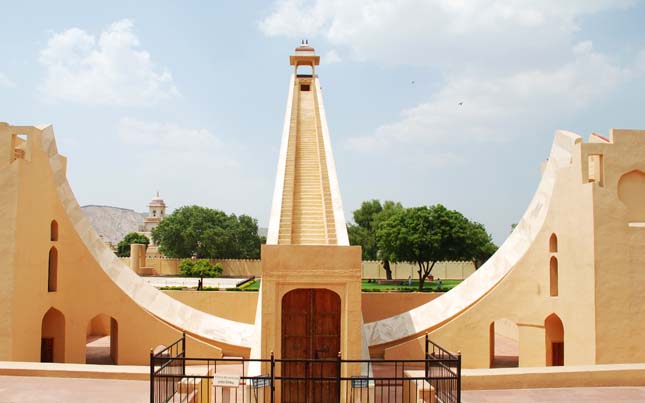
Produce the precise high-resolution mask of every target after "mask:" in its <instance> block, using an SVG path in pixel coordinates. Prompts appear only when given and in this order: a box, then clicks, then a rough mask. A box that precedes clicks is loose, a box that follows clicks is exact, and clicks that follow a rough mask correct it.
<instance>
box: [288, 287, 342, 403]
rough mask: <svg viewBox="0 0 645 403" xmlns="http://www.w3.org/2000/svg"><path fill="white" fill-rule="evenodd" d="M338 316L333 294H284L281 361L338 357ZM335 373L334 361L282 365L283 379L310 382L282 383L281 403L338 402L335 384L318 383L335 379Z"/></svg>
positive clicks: (322, 291)
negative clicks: (298, 379)
mask: <svg viewBox="0 0 645 403" xmlns="http://www.w3.org/2000/svg"><path fill="white" fill-rule="evenodd" d="M340 316H341V302H340V297H339V296H338V294H336V293H335V292H333V291H330V290H327V289H321V288H302V289H296V290H292V291H290V292H288V293H287V294H285V295H284V297H283V298H282V358H286V359H335V358H337V356H338V353H339V352H340ZM337 370H338V365H337V363H336V362H324V363H310V362H294V363H288V364H286V363H285V364H283V367H282V376H283V377H298V378H309V381H308V382H305V381H283V384H282V402H283V403H297V402H304V401H308V402H325V403H332V402H336V401H338V391H339V389H338V388H339V385H338V384H337V383H336V382H335V381H330V380H320V379H321V378H334V377H335V376H336V371H337ZM312 378H313V379H312ZM316 378H317V379H318V380H315V379H316Z"/></svg>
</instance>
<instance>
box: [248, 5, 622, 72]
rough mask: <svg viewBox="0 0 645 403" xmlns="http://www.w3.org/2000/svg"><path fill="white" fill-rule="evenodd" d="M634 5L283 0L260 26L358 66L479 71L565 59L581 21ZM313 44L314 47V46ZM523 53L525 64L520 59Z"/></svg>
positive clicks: (268, 31) (275, 34)
mask: <svg viewBox="0 0 645 403" xmlns="http://www.w3.org/2000/svg"><path fill="white" fill-rule="evenodd" d="M632 3H633V1H631V0H618V1H612V0H574V1H561V0H551V1H530V0H524V1H521V0H496V1H483V0H481V1H477V0H469V1H459V0H436V1H428V0H354V1H346V0H324V1H323V0H313V1H305V0H282V1H278V2H276V3H275V6H274V10H273V12H272V13H271V14H270V15H269V16H267V17H266V18H264V19H263V20H262V21H260V23H259V27H260V29H261V30H262V31H263V32H264V33H265V34H266V35H269V36H287V37H296V38H300V37H310V38H319V39H322V40H325V41H328V42H329V43H330V44H331V45H333V46H337V47H346V48H348V49H349V50H350V53H352V54H353V56H354V57H355V58H357V59H360V60H380V61H383V62H387V63H406V64H410V63H412V64H439V65H448V66H451V68H452V69H460V70H468V69H471V68H474V66H475V65H476V66H477V68H478V69H481V68H482V66H486V65H487V64H488V63H489V62H493V63H494V64H495V65H496V67H497V68H498V69H499V68H513V66H515V65H523V66H536V65H538V64H548V63H549V62H550V61H552V60H554V59H553V58H549V57H545V56H546V55H551V56H554V57H556V59H555V60H557V57H558V56H561V55H562V53H559V52H562V51H566V50H567V47H568V46H569V43H570V37H571V35H572V33H573V32H575V31H576V30H577V29H578V27H577V25H576V18H577V17H579V16H582V15H585V14H591V13H596V12H599V11H602V10H606V9H609V8H618V7H627V6H629V5H631V4H632ZM314 45H315V44H314ZM518 53H521V54H522V55H523V57H522V58H516V57H514V55H516V54H518Z"/></svg>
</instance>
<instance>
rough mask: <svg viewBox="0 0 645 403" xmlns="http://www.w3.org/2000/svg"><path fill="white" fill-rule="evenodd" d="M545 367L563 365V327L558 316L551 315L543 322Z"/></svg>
mask: <svg viewBox="0 0 645 403" xmlns="http://www.w3.org/2000/svg"><path fill="white" fill-rule="evenodd" d="M544 335H545V343H546V365H547V366H548V367H552V366H562V365H564V326H563V325H562V320H561V319H560V317H559V316H558V315H556V314H555V313H552V314H551V315H549V316H547V318H546V319H545V320H544Z"/></svg>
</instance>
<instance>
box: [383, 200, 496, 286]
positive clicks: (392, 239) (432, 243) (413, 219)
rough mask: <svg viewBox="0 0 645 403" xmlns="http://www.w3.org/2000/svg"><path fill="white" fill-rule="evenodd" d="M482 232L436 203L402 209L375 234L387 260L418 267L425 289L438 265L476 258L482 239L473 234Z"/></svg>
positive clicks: (457, 213) (476, 225) (478, 227)
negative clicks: (448, 261) (427, 280)
mask: <svg viewBox="0 0 645 403" xmlns="http://www.w3.org/2000/svg"><path fill="white" fill-rule="evenodd" d="M480 229H483V226H481V224H477V223H472V222H470V221H469V220H468V219H467V218H466V217H464V216H463V215H462V214H461V213H459V212H458V211H454V210H448V209H447V208H445V207H444V206H442V205H440V204H437V205H434V206H430V207H426V206H423V207H414V208H408V209H403V210H400V211H398V212H396V213H394V214H393V215H392V216H391V217H390V218H388V219H387V220H385V221H383V222H381V223H380V224H379V226H378V228H377V231H376V233H377V239H378V246H379V249H380V250H381V253H383V254H384V256H385V257H386V258H388V259H389V260H392V261H394V262H415V263H416V264H417V265H418V270H417V274H418V277H419V290H422V289H423V284H424V282H425V280H426V279H427V278H428V276H429V275H430V273H431V272H432V269H433V268H434V266H435V264H436V263H437V262H440V261H444V260H474V259H475V254H476V253H478V252H477V248H476V246H477V245H479V243H478V242H480V241H481V239H479V240H477V239H475V237H473V234H476V235H478V236H481V233H480ZM484 233H486V232H485V231H484ZM486 235H487V236H488V234H486ZM487 239H488V241H490V238H489V237H488V238H487Z"/></svg>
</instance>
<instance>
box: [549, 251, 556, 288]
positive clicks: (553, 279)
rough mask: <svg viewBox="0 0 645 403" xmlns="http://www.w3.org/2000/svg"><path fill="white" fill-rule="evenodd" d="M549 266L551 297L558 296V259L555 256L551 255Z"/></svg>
mask: <svg viewBox="0 0 645 403" xmlns="http://www.w3.org/2000/svg"><path fill="white" fill-rule="evenodd" d="M549 266H550V268H549V277H550V293H549V294H550V295H551V296H552V297H557V296H558V259H557V258H556V257H555V256H552V257H551V262H550V265H549Z"/></svg>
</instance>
